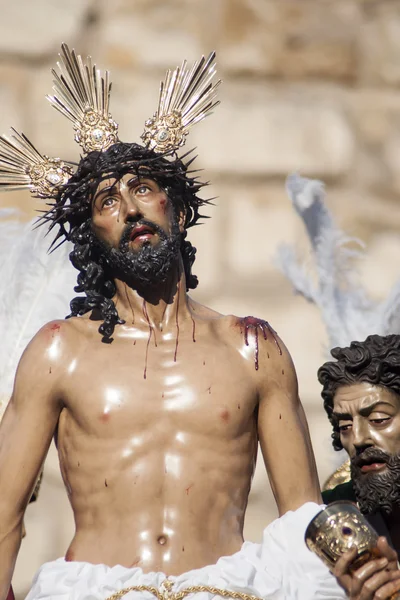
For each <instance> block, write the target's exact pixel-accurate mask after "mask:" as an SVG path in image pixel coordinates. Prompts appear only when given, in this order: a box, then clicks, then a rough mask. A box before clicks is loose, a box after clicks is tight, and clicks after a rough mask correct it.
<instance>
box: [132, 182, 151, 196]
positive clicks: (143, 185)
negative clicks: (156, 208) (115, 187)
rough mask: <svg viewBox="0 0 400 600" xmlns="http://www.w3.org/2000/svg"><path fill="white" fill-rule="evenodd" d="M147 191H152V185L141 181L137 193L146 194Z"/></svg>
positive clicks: (136, 189)
mask: <svg viewBox="0 0 400 600" xmlns="http://www.w3.org/2000/svg"><path fill="white" fill-rule="evenodd" d="M147 192H151V187H150V186H149V185H147V183H141V184H140V185H139V186H138V187H136V188H135V194H139V195H141V196H144V195H145V194H147Z"/></svg>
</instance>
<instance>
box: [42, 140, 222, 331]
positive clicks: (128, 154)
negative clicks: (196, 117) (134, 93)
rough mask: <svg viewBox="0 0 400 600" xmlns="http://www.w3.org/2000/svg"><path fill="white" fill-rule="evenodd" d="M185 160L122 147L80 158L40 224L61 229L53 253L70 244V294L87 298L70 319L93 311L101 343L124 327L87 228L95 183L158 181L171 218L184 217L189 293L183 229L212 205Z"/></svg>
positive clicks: (191, 280)
mask: <svg viewBox="0 0 400 600" xmlns="http://www.w3.org/2000/svg"><path fill="white" fill-rule="evenodd" d="M189 154H190V153H187V154H186V155H184V156H183V157H182V158H181V159H180V158H178V157H177V156H176V154H174V153H169V154H166V155H160V154H156V153H155V152H153V151H152V150H149V149H148V148H145V147H143V146H140V145H138V144H134V143H133V144H126V143H122V142H118V143H116V144H114V145H113V146H111V147H110V148H109V149H108V150H106V151H104V152H97V151H95V152H91V153H90V154H88V155H87V156H85V157H83V158H82V160H81V161H80V163H79V164H78V167H77V170H76V172H75V173H74V175H72V177H71V178H70V179H69V181H68V182H67V184H66V185H64V186H63V187H62V188H61V189H60V191H59V193H58V195H57V196H56V198H55V199H54V203H53V204H51V205H50V206H51V208H50V209H49V210H48V211H46V213H45V214H44V216H43V217H41V222H43V221H44V222H47V223H50V225H49V229H50V230H51V229H52V228H53V227H55V226H58V227H59V231H58V233H57V235H56V237H55V239H54V241H53V243H52V248H53V249H55V248H57V247H58V246H59V245H60V244H62V243H63V242H64V241H65V240H69V241H71V242H72V243H73V244H74V249H73V251H72V252H71V254H70V259H71V262H72V264H73V265H74V267H75V268H76V269H78V271H79V274H78V278H77V286H76V287H75V288H74V290H75V291H76V292H78V293H82V292H83V293H84V294H85V296H78V297H76V298H74V299H73V300H72V301H71V314H70V315H69V316H70V317H72V316H78V315H83V314H85V313H86V312H88V311H91V310H92V311H94V312H93V314H94V315H96V316H97V317H98V318H100V319H102V320H103V323H102V325H101V326H100V328H99V332H100V333H101V334H102V335H103V336H104V341H107V340H110V338H111V336H112V334H113V331H114V328H115V325H116V324H117V323H121V322H122V321H121V320H120V319H119V317H118V313H117V310H116V307H115V305H114V302H113V301H112V300H111V298H112V297H113V295H114V294H115V285H114V281H113V278H112V273H110V272H108V271H107V265H106V263H105V261H104V260H103V258H102V253H101V251H100V249H99V247H98V245H97V244H96V243H95V236H94V233H93V231H92V227H91V217H92V199H93V196H94V193H95V191H96V189H97V187H98V185H99V183H100V182H101V181H103V180H104V179H106V178H108V177H110V176H112V177H115V178H116V179H117V180H118V179H120V178H121V177H123V175H125V174H126V173H133V174H135V175H136V176H137V177H138V178H139V179H140V177H146V178H149V179H153V180H154V181H156V182H157V183H158V185H159V186H160V187H161V188H162V189H164V190H165V192H166V194H167V196H168V198H169V199H170V200H171V202H172V205H173V208H174V211H175V214H176V215H178V214H180V213H183V214H184V215H185V223H184V227H185V231H184V233H183V234H182V237H181V247H180V250H181V255H182V259H183V265H184V270H185V275H186V285H187V288H188V289H189V288H192V289H193V288H195V287H196V286H197V284H198V280H197V277H196V276H195V275H193V274H192V265H193V262H194V260H195V254H196V248H194V247H193V246H192V244H191V243H190V242H189V241H187V240H186V239H185V238H186V229H187V228H189V227H192V226H193V225H196V224H197V222H198V220H199V219H200V218H206V217H205V216H204V215H201V214H200V212H199V209H200V207H201V206H203V205H204V204H209V203H210V201H211V200H210V199H209V200H203V199H201V198H199V197H198V195H197V194H198V192H199V190H200V189H201V188H202V187H204V186H205V185H207V183H201V182H199V181H198V180H197V177H191V176H190V174H192V173H193V171H189V166H190V164H191V163H192V162H193V160H194V158H191V159H190V160H188V161H187V162H186V163H185V162H184V160H183V159H185V158H186V157H187V156H188V155H189Z"/></svg>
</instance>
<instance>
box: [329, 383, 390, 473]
mask: <svg viewBox="0 0 400 600" xmlns="http://www.w3.org/2000/svg"><path fill="white" fill-rule="evenodd" d="M333 414H334V415H335V416H336V419H337V421H338V425H339V431H340V441H341V442H342V445H343V448H344V449H345V450H346V452H347V453H348V455H349V456H350V458H352V457H354V456H356V455H357V454H358V453H360V451H362V450H363V449H364V448H367V447H376V448H379V449H380V450H383V451H385V452H388V453H389V454H398V453H399V452H400V401H399V398H398V397H397V396H396V395H395V394H393V393H392V392H391V391H390V390H388V389H387V388H384V387H378V386H375V385H371V384H370V383H365V382H361V383H355V384H353V385H346V386H342V387H339V388H338V389H337V391H336V394H335V397H334V406H333ZM383 467H384V466H383ZM377 468H378V466H377Z"/></svg>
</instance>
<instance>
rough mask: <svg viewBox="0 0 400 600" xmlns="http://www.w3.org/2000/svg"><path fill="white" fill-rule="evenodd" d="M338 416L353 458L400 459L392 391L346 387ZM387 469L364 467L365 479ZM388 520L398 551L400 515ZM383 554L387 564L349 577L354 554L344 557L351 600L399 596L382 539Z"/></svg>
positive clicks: (397, 406) (398, 579) (341, 571)
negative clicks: (375, 454)
mask: <svg viewBox="0 0 400 600" xmlns="http://www.w3.org/2000/svg"><path fill="white" fill-rule="evenodd" d="M333 414H334V415H335V417H336V419H337V423H338V425H339V431H340V441H341V442H342V445H343V448H344V449H345V450H346V452H347V453H348V454H349V456H350V458H354V457H355V456H357V455H359V454H362V452H363V451H364V450H365V449H367V448H377V449H379V450H382V451H384V452H387V453H388V454H391V455H395V454H399V453H400V400H399V398H398V396H396V395H395V394H393V393H392V392H391V391H390V390H389V389H388V388H384V387H379V386H375V385H371V384H370V383H366V382H360V383H354V384H352V385H345V386H341V387H339V388H338V389H337V391H336V394H335V397H334V402H333ZM385 469H387V466H386V464H385V463H379V462H376V463H373V464H371V465H365V467H362V469H361V470H362V471H363V473H364V475H363V474H361V477H364V476H365V477H368V474H369V473H379V472H384V471H385ZM386 520H387V523H386V524H387V526H388V529H389V531H390V534H391V538H392V542H393V544H394V546H395V548H399V547H400V519H399V515H397V514H396V513H395V514H393V515H392V516H391V517H390V519H387V518H386ZM379 551H380V554H381V556H382V557H383V558H380V559H376V560H372V561H369V562H368V563H366V564H365V565H363V566H362V567H360V568H359V569H358V570H357V571H356V572H352V573H351V572H350V571H349V565H351V563H352V561H353V560H354V557H355V551H352V552H349V553H347V554H346V555H344V556H343V557H342V558H341V560H340V561H338V563H337V564H336V567H335V570H334V574H335V575H336V577H337V579H338V581H339V583H340V584H341V585H342V586H343V588H344V589H345V590H346V591H347V593H348V596H349V598H351V599H354V600H368V599H371V600H373V599H375V598H381V599H390V598H391V597H392V595H393V594H394V593H395V592H396V591H399V590H400V571H399V570H398V568H397V555H396V552H395V551H394V550H393V549H392V548H390V546H389V545H388V543H387V541H386V540H385V538H379Z"/></svg>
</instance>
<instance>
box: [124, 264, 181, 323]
mask: <svg viewBox="0 0 400 600" xmlns="http://www.w3.org/2000/svg"><path fill="white" fill-rule="evenodd" d="M114 283H115V286H116V290H117V291H116V294H115V296H114V298H113V301H114V303H115V305H116V308H117V311H118V314H119V316H120V318H121V319H123V320H124V321H125V323H126V325H128V326H130V325H134V326H135V327H136V328H140V329H141V328H143V329H144V328H148V327H149V326H151V327H152V328H154V329H158V330H160V331H165V330H167V329H168V328H170V327H175V324H176V320H177V318H178V316H179V317H182V318H184V317H185V316H188V317H189V316H190V309H189V306H188V296H187V294H186V278H185V272H184V268H183V263H182V259H180V260H179V262H177V264H176V266H175V267H174V268H173V269H172V270H171V273H170V276H169V277H168V279H167V281H166V282H165V283H162V284H160V285H158V286H152V287H148V288H146V289H137V288H135V287H132V286H130V285H128V284H127V283H125V282H124V281H121V280H119V279H115V280H114Z"/></svg>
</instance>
